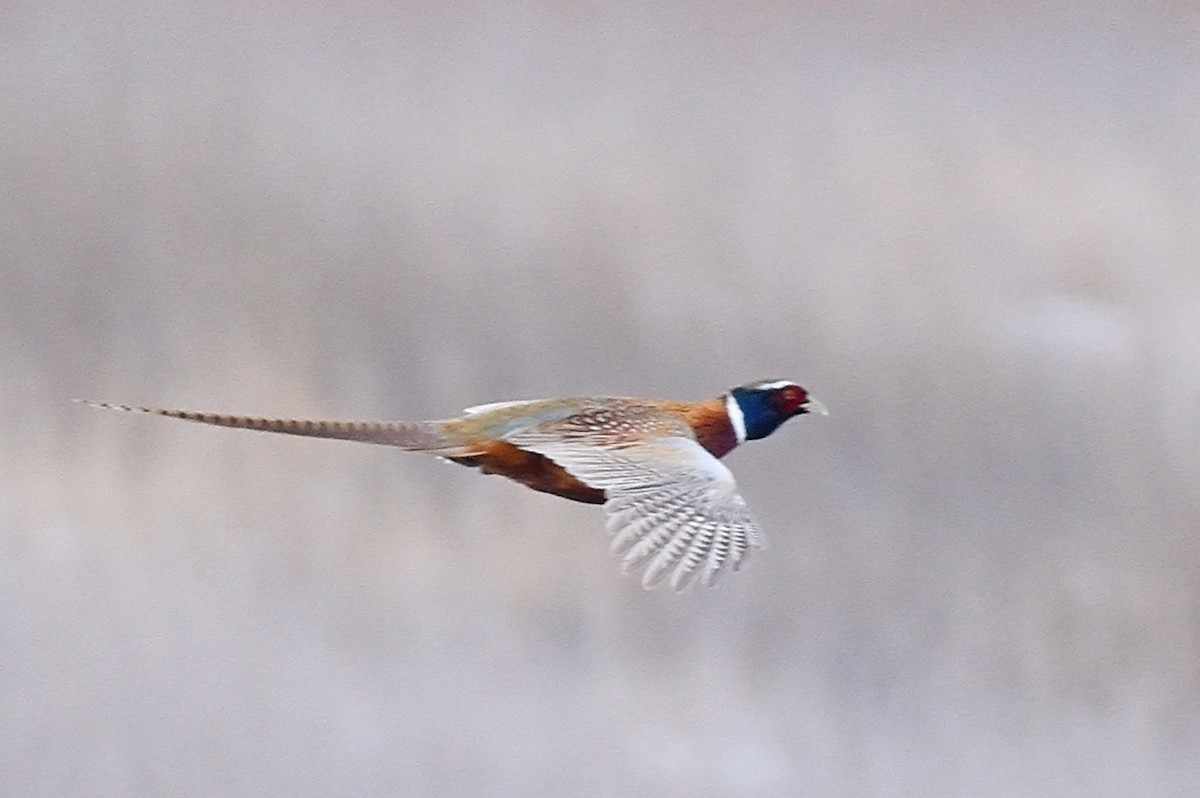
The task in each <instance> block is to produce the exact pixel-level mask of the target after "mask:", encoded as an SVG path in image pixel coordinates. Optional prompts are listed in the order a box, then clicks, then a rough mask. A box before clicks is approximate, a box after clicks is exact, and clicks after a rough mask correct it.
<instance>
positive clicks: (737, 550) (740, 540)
mask: <svg viewBox="0 0 1200 798" xmlns="http://www.w3.org/2000/svg"><path fill="white" fill-rule="evenodd" d="M547 426H548V427H549V425H547ZM554 426H555V427H557V429H554V428H541V429H539V428H538V427H537V426H535V427H531V428H527V429H524V430H520V431H518V432H516V433H514V434H512V435H510V436H508V437H507V440H508V441H509V442H510V443H512V444H514V445H516V446H519V447H521V448H522V449H527V450H529V451H533V452H537V453H538V454H541V455H544V456H546V457H549V458H550V459H551V460H553V461H554V462H556V463H558V464H559V465H560V466H562V467H563V468H565V469H566V470H567V471H569V472H570V473H571V474H573V475H574V476H575V477H577V478H578V479H579V480H581V481H582V482H584V483H586V484H588V485H591V486H592V487H596V488H600V489H602V490H604V491H605V493H606V494H607V496H608V500H607V501H606V502H605V504H604V510H605V512H606V513H607V514H608V521H607V528H608V530H609V532H610V533H612V534H613V541H612V549H613V551H614V552H616V553H617V554H623V555H624V561H623V567H624V569H625V570H626V571H627V572H628V571H633V570H635V569H637V568H639V567H641V566H642V565H645V564H647V563H649V564H648V565H647V567H646V571H645V573H644V574H643V576H642V584H643V585H644V586H645V587H647V588H652V587H654V586H655V585H657V584H659V583H660V582H661V581H662V580H663V579H664V578H665V577H666V576H667V575H668V574H669V575H670V581H671V586H672V587H674V588H675V589H676V590H682V589H683V588H685V587H687V585H688V584H689V583H690V582H691V581H692V579H694V578H695V577H696V575H697V574H699V575H700V581H701V582H703V583H704V584H705V585H709V586H711V585H713V584H714V583H715V582H716V580H717V578H718V577H719V576H720V575H721V572H722V571H723V570H724V569H725V568H726V567H727V566H731V567H732V568H734V569H735V570H736V569H737V568H738V567H739V565H740V564H741V563H742V561H744V560H745V559H746V557H747V556H748V555H749V553H750V549H751V548H753V547H761V546H763V545H764V540H763V536H762V533H761V532H760V531H759V528H758V524H757V523H756V522H755V521H754V518H753V517H752V516H751V515H750V511H749V509H748V508H747V507H746V502H745V500H744V499H742V497H741V496H740V495H739V494H738V492H737V483H736V482H735V481H734V478H733V474H732V473H730V471H729V469H728V468H726V467H725V465H724V464H723V463H721V461H720V460H718V459H717V458H715V457H713V456H712V455H711V454H709V453H708V452H707V451H705V449H704V448H703V447H702V446H701V445H700V444H699V443H697V442H696V440H695V439H694V438H692V437H684V435H682V434H681V435H668V436H664V437H655V438H650V439H645V440H640V441H637V442H636V443H627V442H614V441H612V440H611V438H607V436H603V435H588V434H580V433H579V431H578V429H572V430H571V432H570V433H568V434H567V435H563V429H562V427H560V426H558V425H554ZM681 432H682V430H681ZM690 432H691V431H690V429H688V430H687V432H686V434H688V435H690ZM598 439H599V440H598Z"/></svg>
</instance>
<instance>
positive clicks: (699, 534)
mask: <svg viewBox="0 0 1200 798" xmlns="http://www.w3.org/2000/svg"><path fill="white" fill-rule="evenodd" d="M86 404H90V405H92V406H94V407H101V408H107V409H112V410H124V411H129V412H134V413H149V414H151V415H158V416H166V417H168V418H178V419H182V420H184V421H195V422H198V423H201V424H212V425H215V426H218V427H234V428H237V429H252V430H263V431H266V432H281V433H284V434H287V435H304V436H308V437H313V438H337V439H341V440H351V441H363V442H365V443H378V444H383V445H385V446H396V447H399V448H401V449H405V450H407V451H413V452H425V453H428V454H432V455H435V456H437V457H441V458H444V459H446V460H449V461H451V462H454V463H459V464H461V465H464V466H469V467H471V468H477V469H479V470H480V471H482V472H483V473H484V474H499V475H501V476H505V477H508V478H509V479H511V480H514V481H516V482H519V483H521V484H522V485H525V486H527V487H529V488H532V489H533V490H536V491H542V492H544V493H552V494H554V495H556V496H562V497H563V498H566V499H571V500H573V501H578V502H587V503H589V504H603V505H604V511H605V514H606V516H607V524H606V525H607V528H608V531H609V533H610V534H612V536H613V538H612V549H613V551H614V552H616V553H617V554H618V555H622V556H623V557H624V559H623V568H624V570H625V571H626V572H627V573H628V572H631V571H635V570H637V569H638V568H641V567H642V566H646V568H645V571H644V572H643V575H642V584H643V585H644V586H645V587H646V588H647V589H649V588H653V587H654V586H656V585H657V584H659V583H660V582H661V581H663V579H664V578H666V577H668V576H670V583H671V585H672V586H673V587H674V588H675V589H676V590H682V589H683V588H685V587H687V585H688V584H689V583H690V582H691V581H692V580H693V579H694V578H695V577H696V576H699V577H700V581H701V582H702V583H703V584H705V585H708V586H712V585H713V584H714V583H715V582H716V581H717V578H718V577H719V576H720V575H721V573H722V571H723V570H725V569H726V568H732V569H733V570H737V569H738V567H739V566H740V565H741V564H742V563H743V562H745V560H746V558H747V557H748V556H749V554H750V551H751V549H754V548H761V547H762V546H763V545H764V543H765V539H764V537H763V534H762V532H761V531H760V529H759V526H758V523H757V522H756V521H755V520H754V517H753V516H752V515H751V514H750V511H749V509H748V508H747V507H746V502H745V500H744V499H743V498H742V497H741V495H740V494H739V493H738V488H737V483H736V482H735V481H734V478H733V474H732V473H730V471H729V469H728V468H726V467H725V465H724V464H723V463H722V462H721V460H720V458H722V457H724V456H725V455H726V454H728V453H729V452H731V451H732V450H733V449H734V448H736V447H737V446H738V445H740V444H742V443H745V442H746V441H753V440H758V439H760V438H765V437H767V436H768V435H770V434H771V433H772V432H774V431H775V430H776V429H778V428H779V426H780V425H781V424H783V422H785V421H787V420H788V419H789V418H792V417H793V416H798V415H802V414H804V413H819V414H821V415H827V414H828V411H827V410H826V409H825V406H824V405H823V404H821V403H820V402H819V401H817V399H815V398H814V397H813V396H811V395H810V394H809V393H808V391H806V390H805V389H804V388H802V387H800V386H799V385H797V384H796V383H794V382H788V381H786V380H762V381H759V382H752V383H749V384H747V385H742V386H739V387H737V388H733V389H731V390H730V391H729V392H728V393H726V394H723V395H722V396H719V397H717V398H715V399H709V400H706V401H700V402H679V401H672V400H664V399H634V398H627V397H609V396H583V397H576V398H570V399H532V400H520V401H511V402H495V403H492V404H485V405H478V406H476V407H469V408H467V409H466V410H465V411H463V415H462V416H460V417H458V418H450V419H444V420H440V421H315V420H302V419H280V418H261V417H255V416H228V415H220V414H216V413H196V412H193V411H190V410H166V409H162V408H152V407H131V406H129V405H113V404H108V403H105V402H86Z"/></svg>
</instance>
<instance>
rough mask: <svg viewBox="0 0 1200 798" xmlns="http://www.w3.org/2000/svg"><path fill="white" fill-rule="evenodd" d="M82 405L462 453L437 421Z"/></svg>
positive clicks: (311, 436) (101, 404)
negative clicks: (296, 417)
mask: <svg viewBox="0 0 1200 798" xmlns="http://www.w3.org/2000/svg"><path fill="white" fill-rule="evenodd" d="M77 401H79V402H81V403H82V404H86V405H90V406H91V407H98V408H101V409H104V410H121V411H124V412H127V413H145V414H147V415H152V416H165V417H166V418H177V419H180V420H183V421H193V422H196V423H198V424H210V425H212V426H215V427H229V428H232V429H251V430H260V431H262V432H278V433H282V434H284V435H300V436H303V437H307V438H333V439H336V440H345V441H361V442H363V443H377V444H381V445H383V446H397V447H399V448H401V449H407V450H409V451H419V452H431V453H434V454H442V455H454V454H460V453H465V452H462V449H463V447H462V446H459V445H456V444H455V443H454V442H452V441H450V440H448V439H447V438H446V436H445V435H444V434H443V433H442V429H441V427H442V424H441V423H440V422H437V421H323V420H314V419H289V418H262V417H258V416H230V415H224V414H220V413H197V412H194V411H192V410H168V409H164V408H159V407H136V406H131V405H116V404H109V403H108V402H91V401H87V400H77Z"/></svg>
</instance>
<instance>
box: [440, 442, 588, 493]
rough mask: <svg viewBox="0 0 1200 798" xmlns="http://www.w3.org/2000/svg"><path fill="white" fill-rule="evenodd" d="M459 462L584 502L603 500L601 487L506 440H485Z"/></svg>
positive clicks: (534, 487) (530, 486) (544, 491)
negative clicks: (478, 450) (478, 447)
mask: <svg viewBox="0 0 1200 798" xmlns="http://www.w3.org/2000/svg"><path fill="white" fill-rule="evenodd" d="M459 462H463V464H464V465H474V466H477V467H478V468H479V470H480V471H482V472H483V473H485V474H499V475H501V476H505V477H508V478H509V479H511V480H513V481H514V482H519V483H521V484H522V485H525V486H526V487H529V488H533V489H534V490H537V491H541V492H542V493H553V494H554V495H555V496H562V497H563V498H564V499H571V500H573V501H577V502H585V503H587V504H603V503H604V499H605V496H604V491H602V490H599V489H597V488H593V487H589V486H588V485H585V484H583V483H582V482H580V481H579V480H578V479H576V478H575V477H573V476H571V475H570V474H568V473H567V471H566V470H565V469H564V468H563V467H562V466H560V465H558V464H557V463H555V462H554V461H553V460H550V459H549V458H547V457H544V456H542V455H540V454H535V453H533V452H527V451H525V450H524V449H518V448H517V447H516V446H513V445H512V444H511V443H508V442H506V441H492V442H490V443H488V444H485V445H484V447H483V448H482V450H481V451H480V452H479V453H478V454H476V455H473V456H471V457H470V458H463V459H461V460H460V461H459Z"/></svg>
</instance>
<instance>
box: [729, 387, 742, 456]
mask: <svg viewBox="0 0 1200 798" xmlns="http://www.w3.org/2000/svg"><path fill="white" fill-rule="evenodd" d="M725 412H726V413H728V414H729V423H730V424H732V425H733V434H734V435H735V436H736V437H737V442H738V444H739V445H740V444H743V443H745V442H746V416H745V414H743V413H742V408H741V405H739V404H738V403H737V399H734V398H733V394H729V395H727V396H726V397H725Z"/></svg>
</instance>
